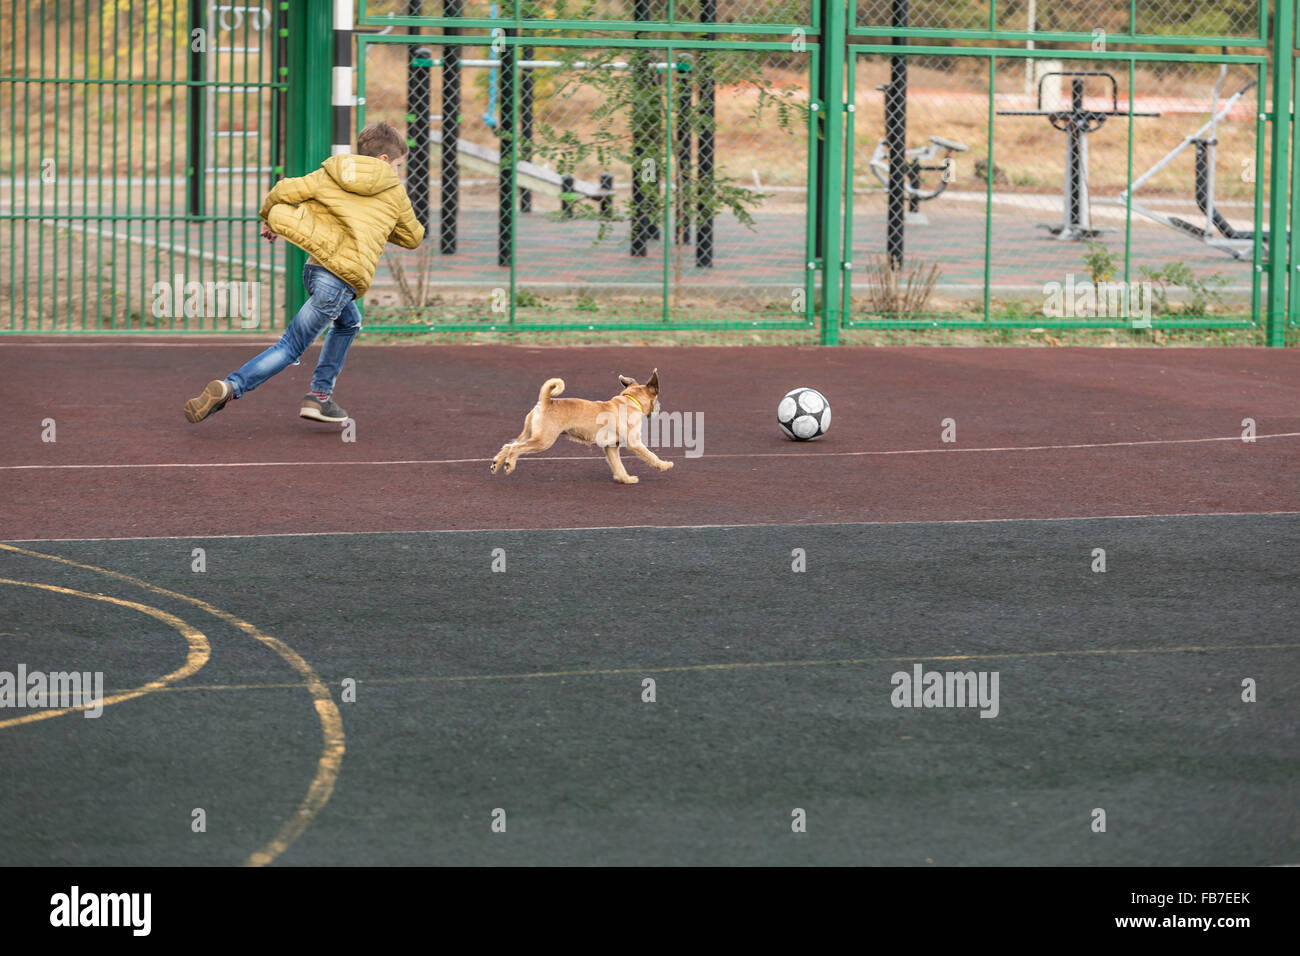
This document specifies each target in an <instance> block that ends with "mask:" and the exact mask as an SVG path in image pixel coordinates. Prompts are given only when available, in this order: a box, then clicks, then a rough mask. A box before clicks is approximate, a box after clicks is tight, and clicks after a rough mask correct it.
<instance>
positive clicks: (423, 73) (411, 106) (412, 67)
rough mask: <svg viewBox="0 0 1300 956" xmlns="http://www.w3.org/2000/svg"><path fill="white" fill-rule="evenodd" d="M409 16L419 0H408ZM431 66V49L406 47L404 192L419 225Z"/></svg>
mask: <svg viewBox="0 0 1300 956" xmlns="http://www.w3.org/2000/svg"><path fill="white" fill-rule="evenodd" d="M410 8H411V9H412V11H413V12H411V13H410V16H419V15H420V14H419V9H420V0H411V3H410ZM432 67H433V50H431V49H429V48H428V47H424V46H413V47H407V56H406V143H407V146H408V147H409V148H410V152H409V154H408V155H407V157H406V193H407V195H408V196H410V197H411V211H412V212H414V213H415V218H416V219H417V220H419V222H420V225H422V226H424V227H425V228H426V229H427V228H428V227H429V172H430V162H429V131H430V127H431V126H432V124H433V110H432V103H430V99H431V97H432V95H433V94H432V90H431V89H430V86H429V75H430V72H431V70H432Z"/></svg>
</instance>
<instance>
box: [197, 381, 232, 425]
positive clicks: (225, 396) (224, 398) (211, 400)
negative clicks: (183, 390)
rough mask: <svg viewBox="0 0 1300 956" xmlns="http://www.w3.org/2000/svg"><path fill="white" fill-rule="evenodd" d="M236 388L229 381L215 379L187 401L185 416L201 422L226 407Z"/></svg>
mask: <svg viewBox="0 0 1300 956" xmlns="http://www.w3.org/2000/svg"><path fill="white" fill-rule="evenodd" d="M234 394H235V390H234V389H233V388H232V387H231V385H230V383H229V382H226V381H223V380H222V379H213V380H212V381H211V382H208V384H207V385H205V386H204V387H203V391H202V392H200V393H199V394H198V395H196V396H195V397H194V398H191V399H190V400H189V401H188V402H186V403H185V417H186V418H187V419H189V420H190V421H191V422H201V421H203V419H205V418H207V417H208V416H209V415H213V414H216V413H217V412H219V411H221V410H222V409H223V408H225V407H226V402H228V401H230V398H231V396H232V395H234Z"/></svg>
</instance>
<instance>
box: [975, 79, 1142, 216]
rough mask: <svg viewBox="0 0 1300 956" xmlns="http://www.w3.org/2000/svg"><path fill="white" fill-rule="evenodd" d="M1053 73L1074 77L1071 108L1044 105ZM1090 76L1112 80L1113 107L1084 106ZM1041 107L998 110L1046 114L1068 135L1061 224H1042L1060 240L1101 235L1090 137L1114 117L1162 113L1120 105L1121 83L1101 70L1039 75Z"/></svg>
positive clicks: (1005, 112)
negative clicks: (1091, 184) (1095, 218)
mask: <svg viewBox="0 0 1300 956" xmlns="http://www.w3.org/2000/svg"><path fill="white" fill-rule="evenodd" d="M1052 76H1068V77H1070V108H1069V109H1064V110H1062V109H1051V110H1049V109H1044V108H1043V81H1044V80H1046V79H1047V78H1048V77H1052ZM1090 76H1100V77H1105V78H1106V79H1107V80H1109V81H1110V104H1111V105H1110V109H1108V110H1090V109H1086V108H1085V107H1084V102H1083V85H1084V79H1085V78H1086V77H1090ZM1037 102H1038V107H1037V109H1032V110H998V115H999V116H1045V117H1047V121H1048V122H1049V123H1051V124H1052V128H1053V129H1057V130H1060V131H1061V132H1063V133H1065V134H1066V141H1065V192H1064V203H1063V207H1064V208H1063V212H1062V219H1061V224H1060V225H1059V226H1054V225H1050V224H1046V223H1044V224H1042V228H1044V229H1047V230H1048V231H1049V232H1050V233H1052V235H1054V236H1056V237H1057V238H1058V239H1061V240H1063V241H1065V240H1075V241H1077V240H1081V239H1092V238H1095V237H1096V236H1098V235H1100V234H1101V233H1102V232H1103V231H1106V230H1103V229H1094V228H1093V226H1092V212H1091V209H1090V205H1091V200H1090V199H1089V196H1088V136H1089V135H1090V134H1092V133H1095V132H1097V130H1099V129H1101V128H1102V127H1103V126H1105V125H1106V121H1107V120H1109V119H1110V118H1111V117H1112V116H1159V115H1160V114H1159V113H1150V112H1143V111H1138V110H1134V109H1133V108H1132V106H1133V104H1132V102H1131V100H1130V103H1129V109H1127V110H1121V109H1120V108H1119V84H1118V83H1117V82H1116V80H1115V77H1114V75H1113V74H1111V73H1106V72H1104V71H1100V70H1065V71H1058V70H1052V71H1049V72H1046V73H1043V74H1042V75H1041V76H1040V77H1039V78H1038V100H1037Z"/></svg>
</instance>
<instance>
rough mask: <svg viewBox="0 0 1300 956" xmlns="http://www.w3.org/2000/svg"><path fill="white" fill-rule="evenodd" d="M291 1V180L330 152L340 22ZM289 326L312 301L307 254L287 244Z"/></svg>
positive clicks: (325, 11)
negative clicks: (306, 281) (305, 277)
mask: <svg viewBox="0 0 1300 956" xmlns="http://www.w3.org/2000/svg"><path fill="white" fill-rule="evenodd" d="M288 2H289V102H288V104H287V107H286V111H287V113H288V116H287V127H288V132H289V142H288V143H286V144H285V158H286V160H287V162H286V171H287V174H288V175H289V176H305V175H307V174H308V173H310V172H311V171H312V170H314V169H316V168H317V167H319V166H320V164H321V163H322V162H323V161H324V160H325V158H326V157H327V156H329V153H330V131H331V129H332V128H333V126H332V121H331V120H332V113H333V106H332V105H331V102H330V100H331V97H330V89H331V75H330V68H329V66H328V64H330V63H331V62H332V61H333V49H334V21H333V11H332V10H331V9H330V4H328V3H320V2H316V0H288ZM286 246H287V248H286V255H285V260H286V275H285V296H286V300H287V310H286V315H285V325H288V324H289V323H290V322H292V321H293V317H294V315H296V314H297V312H298V310H299V309H300V308H302V306H303V303H304V302H306V301H307V291H306V290H305V289H304V288H303V287H302V280H301V276H302V267H303V266H304V265H305V264H306V262H307V253H305V252H303V251H302V250H301V249H299V248H298V247H297V246H294V245H288V244H286Z"/></svg>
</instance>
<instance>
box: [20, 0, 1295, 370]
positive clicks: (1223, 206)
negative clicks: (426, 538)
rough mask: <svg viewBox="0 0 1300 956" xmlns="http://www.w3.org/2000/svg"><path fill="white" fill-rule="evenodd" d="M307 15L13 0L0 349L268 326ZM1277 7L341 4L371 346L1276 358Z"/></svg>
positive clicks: (1284, 324) (294, 269) (290, 275)
mask: <svg viewBox="0 0 1300 956" xmlns="http://www.w3.org/2000/svg"><path fill="white" fill-rule="evenodd" d="M329 7H330V5H329V4H328V3H325V2H323V0H321V2H309V0H263V2H262V3H261V4H258V3H256V2H254V0H250V2H248V3H247V4H246V5H229V4H220V3H214V2H211V0H202V2H200V0H135V2H132V0H103V2H79V3H73V4H68V3H63V4H56V3H53V2H50V3H43V2H40V3H38V2H26V3H19V4H16V5H14V4H11V5H9V6H7V7H6V8H5V10H4V11H3V12H2V13H0V52H2V53H3V60H2V61H0V135H2V136H3V142H2V143H0V217H2V218H0V243H3V244H4V247H5V253H6V255H5V257H4V258H5V260H6V261H5V262H4V264H3V266H0V281H3V282H4V283H6V286H5V288H4V290H3V293H2V294H0V331H5V332H33V331H35V332H52V331H59V332H65V331H75V332H80V331H83V330H85V331H131V332H141V331H145V332H148V331H157V330H160V329H161V330H175V331H186V332H196V331H202V332H208V331H223V332H224V331H230V332H239V331H243V330H247V329H249V328H254V329H256V330H259V331H267V330H275V329H278V328H281V327H283V324H284V321H285V319H286V316H288V315H291V314H292V313H293V311H294V310H295V309H296V307H297V306H298V305H299V304H300V303H301V301H302V295H303V293H302V289H301V282H300V280H299V279H298V277H297V276H298V272H299V270H300V267H301V264H302V261H303V258H304V256H303V255H302V253H301V252H300V251H299V250H294V249H292V248H290V249H285V245H284V243H277V244H276V245H274V246H267V245H266V244H264V243H262V242H261V241H260V240H259V239H258V237H257V221H256V212H257V206H258V204H259V202H260V199H261V197H262V195H263V194H264V193H265V191H266V189H267V188H268V187H269V185H270V183H271V182H273V181H274V179H275V178H277V177H278V176H279V175H282V174H288V175H301V174H303V173H305V172H307V171H309V170H310V169H312V168H314V167H315V166H316V165H317V164H318V163H319V162H320V160H321V159H323V158H324V157H325V155H326V154H327V153H328V152H329V132H328V131H329V126H330V112H329V111H330V70H329V64H330V63H331V61H332V56H333V46H332V44H333V37H332V34H331V30H330V26H331V25H330V9H329ZM1294 13H1295V11H1294V8H1293V6H1292V5H1291V4H1288V3H1283V4H1280V5H1279V4H1271V5H1270V4H1268V3H1263V2H1259V0H1225V2H1221V3H1219V4H1216V5H1207V4H1204V3H1201V2H1196V0H1036V2H1034V3H1030V2H1026V0H858V2H857V3H856V4H855V5H853V6H849V5H847V4H844V3H842V2H823V0H811V2H810V0H683V2H677V0H572V2H566V0H547V2H523V0H513V2H504V3H498V4H494V3H491V2H488V0H423V2H420V0H359V3H358V7H357V10H356V32H355V34H354V43H355V57H354V63H355V65H356V80H355V84H356V86H355V88H356V105H355V109H354V112H353V118H354V120H355V124H356V128H357V129H358V130H359V129H360V128H361V127H362V126H363V125H364V124H366V123H367V122H370V121H373V120H376V119H384V120H387V121H389V122H391V123H393V124H394V125H396V126H398V127H399V128H400V129H402V130H403V131H404V132H405V134H406V135H407V137H408V143H409V145H410V148H411V153H410V155H409V156H408V161H407V173H406V176H407V183H406V185H407V190H408V192H409V193H410V194H411V195H412V199H413V201H415V203H416V207H417V213H418V214H419V215H420V216H421V218H422V219H423V220H424V221H426V223H427V226H428V232H427V238H426V242H425V244H424V246H423V247H422V248H421V249H419V250H415V251H407V250H401V249H398V248H396V247H389V250H388V251H387V252H386V253H385V255H384V257H383V259H382V261H381V263H380V267H379V270H378V272H377V274H376V277H375V282H374V285H373V286H372V288H371V289H370V291H369V292H368V293H367V295H366V297H365V300H364V302H363V303H362V308H363V312H364V314H365V319H366V322H365V330H366V334H368V335H372V336H382V337H404V336H410V335H413V334H427V335H433V336H437V337H447V338H457V339H468V340H513V339H519V338H523V339H526V340H530V341H540V340H551V341H557V342H575V343H576V342H588V341H648V340H664V341H674V340H676V341H725V342H733V341H734V342H747V341H757V342H806V343H817V342H820V343H827V344H832V343H836V342H948V343H986V342H1045V343H1048V344H1053V343H1069V342H1076V341H1080V342H1082V341H1102V342H1107V343H1115V344H1125V343H1142V344H1146V343H1161V342H1171V343H1224V342H1242V343H1261V344H1271V345H1281V344H1283V343H1284V342H1286V341H1287V338H1288V334H1289V335H1290V336H1291V338H1292V340H1294V339H1295V337H1296V334H1297V333H1296V332H1295V328H1296V324H1297V316H1300V283H1292V284H1291V286H1290V288H1289V289H1288V286H1287V276H1288V275H1289V274H1290V262H1291V257H1290V250H1289V243H1287V242H1286V241H1285V239H1284V238H1282V237H1285V236H1286V235H1287V234H1288V229H1289V228H1293V227H1296V226H1297V225H1300V224H1297V223H1292V222H1291V220H1292V219H1293V218H1294V217H1295V216H1296V215H1297V210H1296V208H1295V206H1294V204H1292V203H1291V202H1289V200H1288V196H1289V195H1290V194H1291V188H1290V187H1291V185H1292V180H1293V178H1294V177H1297V176H1300V166H1296V165H1293V164H1292V162H1291V158H1290V157H1291V150H1290V145H1291V138H1292V135H1293V131H1292V128H1291V127H1292V120H1291V116H1290V111H1289V110H1287V109H1281V110H1277V109H1275V108H1274V105H1273V104H1274V103H1279V102H1280V103H1290V101H1291V89H1292V83H1293V79H1294V70H1295V58H1294V50H1293V47H1294V20H1295V17H1294ZM195 30H198V31H199V34H198V35H199V36H201V38H202V39H203V40H204V41H205V43H206V45H203V44H200V46H201V47H202V49H201V50H197V49H196V48H195V42H194V37H195V35H196V34H195V32H194V31H195ZM6 117H12V119H8V118H6ZM47 176H52V178H46V177H47ZM1297 183H1300V180H1297ZM178 286H179V289H178V288H177V287H178ZM223 286H224V289H223ZM213 287H216V288H215V289H214V288H213ZM250 288H252V289H253V291H250ZM223 291H225V292H226V294H227V298H228V299H229V298H234V297H236V296H240V297H245V298H241V299H240V301H241V302H243V301H252V298H248V297H250V296H251V297H254V298H255V299H256V308H255V310H251V311H256V313H257V314H256V316H255V317H251V318H250V316H249V315H248V314H247V313H248V312H249V311H250V309H248V308H245V309H243V310H242V311H239V310H235V309H232V308H231V307H230V305H229V303H228V302H227V303H226V304H225V305H223V304H222V302H221V293H222V292H223Z"/></svg>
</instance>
